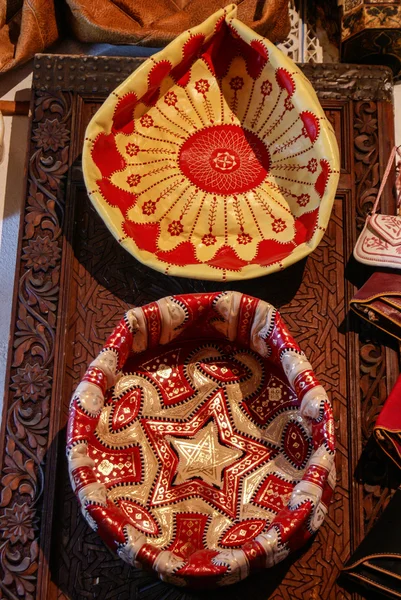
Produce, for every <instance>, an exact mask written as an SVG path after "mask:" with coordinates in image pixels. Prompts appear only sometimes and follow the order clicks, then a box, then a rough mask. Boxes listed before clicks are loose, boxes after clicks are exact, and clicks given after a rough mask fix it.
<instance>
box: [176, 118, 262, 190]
mask: <svg viewBox="0 0 401 600" xmlns="http://www.w3.org/2000/svg"><path fill="white" fill-rule="evenodd" d="M179 165H180V168H181V170H182V172H183V173H184V175H185V176H186V177H188V179H189V180H190V181H192V183H194V184H195V185H196V186H197V187H198V188H199V189H201V190H204V191H205V192H210V193H212V194H220V195H222V196H227V195H230V194H239V193H241V192H248V191H250V190H252V189H253V188H255V187H257V186H258V185H260V184H261V183H262V181H263V180H264V179H265V177H266V175H267V174H268V172H269V165H270V157H269V151H268V149H267V148H266V146H265V145H264V143H263V142H262V141H261V140H260V139H259V138H258V136H257V135H255V134H254V133H252V132H251V131H246V130H245V129H243V128H242V127H240V126H239V125H215V126H212V127H207V128H205V129H201V130H200V131H197V132H195V133H193V134H192V135H191V137H189V138H188V139H187V140H186V141H185V142H184V144H183V145H182V146H181V149H180V153H179Z"/></svg>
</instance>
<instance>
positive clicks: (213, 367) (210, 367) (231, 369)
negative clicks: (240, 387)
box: [199, 359, 251, 383]
mask: <svg viewBox="0 0 401 600" xmlns="http://www.w3.org/2000/svg"><path fill="white" fill-rule="evenodd" d="M199 367H200V368H201V369H202V371H204V373H205V374H206V375H207V376H209V377H213V379H214V380H218V381H221V382H222V383H236V382H238V381H243V380H244V379H247V378H248V377H250V375H251V371H250V369H248V368H247V367H246V366H245V365H243V364H241V363H240V362H239V361H236V360H235V359H231V360H224V359H223V360H213V361H211V362H203V361H201V362H200V363H199Z"/></svg>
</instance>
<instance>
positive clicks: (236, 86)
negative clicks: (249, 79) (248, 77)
mask: <svg viewBox="0 0 401 600" xmlns="http://www.w3.org/2000/svg"><path fill="white" fill-rule="evenodd" d="M243 86H244V80H243V78H242V77H238V76H237V77H232V79H230V88H231V89H232V90H236V91H237V90H240V89H242V88H243Z"/></svg>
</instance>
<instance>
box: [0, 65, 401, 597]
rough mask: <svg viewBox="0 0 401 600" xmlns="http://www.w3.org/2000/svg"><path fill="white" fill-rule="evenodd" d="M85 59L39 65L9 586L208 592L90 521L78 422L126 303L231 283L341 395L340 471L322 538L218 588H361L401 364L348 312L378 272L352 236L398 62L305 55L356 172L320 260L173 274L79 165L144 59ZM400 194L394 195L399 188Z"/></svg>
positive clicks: (21, 306) (5, 539)
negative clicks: (357, 251) (379, 419)
mask: <svg viewBox="0 0 401 600" xmlns="http://www.w3.org/2000/svg"><path fill="white" fill-rule="evenodd" d="M84 60H85V59H80V58H78V57H76V58H72V57H70V58H66V57H57V56H53V57H47V56H42V57H39V58H38V59H37V61H36V65H35V78H34V85H35V89H34V92H33V97H32V108H33V117H32V134H31V139H30V149H29V163H28V173H27V200H26V208H25V213H24V216H23V223H22V227H21V240H20V256H19V262H18V275H17V282H16V289H15V313H14V325H13V338H12V341H13V347H12V352H11V353H10V363H9V376H10V390H9V394H8V396H7V398H6V400H5V406H6V409H7V413H6V418H4V419H3V430H2V442H3V453H2V457H1V469H2V473H1V475H2V490H1V498H0V532H1V535H2V542H1V546H0V561H1V562H0V564H1V570H2V580H1V582H0V598H10V599H12V600H15V599H16V598H23V599H26V600H34V599H35V600H50V599H51V600H56V599H60V600H61V599H63V600H64V599H65V600H67V599H68V600H81V599H84V598H98V599H102V600H103V599H106V598H107V599H112V600H128V599H131V598H134V597H135V598H140V599H143V600H145V599H149V600H153V599H154V600H156V599H158V600H159V599H160V600H161V599H164V598H166V599H167V598H168V599H169V600H173V599H175V598H186V599H187V600H189V599H190V598H193V597H194V596H193V595H192V594H191V593H190V592H186V593H183V592H182V591H180V590H178V589H175V588H172V587H170V586H168V585H165V584H163V583H161V582H160V581H157V580H155V579H154V578H153V577H152V576H151V575H149V574H146V573H143V572H141V571H137V570H135V569H133V568H130V567H128V566H127V565H126V564H124V563H123V562H122V561H120V559H118V558H116V557H115V556H114V555H113V554H111V553H110V552H109V550H107V548H106V547H105V546H104V545H103V543H102V542H101V541H100V539H98V537H97V535H96V534H95V533H93V532H92V531H91V530H90V529H89V528H88V527H87V526H86V523H85V521H84V520H83V518H82V517H81V516H80V514H79V511H78V506H77V502H76V500H75V497H74V495H73V493H72V491H71V489H70V485H69V482H68V478H67V473H66V465H65V461H64V444H65V424H66V421H67V415H68V404H69V399H70V396H71V393H72V390H73V388H74V386H75V385H76V384H77V382H78V381H79V379H80V377H81V376H82V375H83V372H84V370H85V367H86V366H87V364H88V363H89V362H90V360H91V359H92V358H93V357H94V356H95V355H96V354H97V353H98V352H99V349H100V347H101V345H102V343H103V341H104V340H105V338H106V337H107V334H108V333H109V332H110V330H111V329H112V327H113V326H114V325H115V324H116V322H117V321H118V319H119V317H120V316H121V314H122V313H123V311H124V310H125V309H126V307H127V306H131V305H133V304H138V305H140V304H143V303H145V302H149V301H151V300H155V299H157V298H160V297H162V296H164V295H167V294H174V293H184V292H193V291H206V290H217V289H229V288H231V289H237V290H239V291H244V292H245V291H246V292H247V293H250V294H253V295H255V296H258V297H261V298H263V299H265V300H268V301H270V302H272V303H273V304H275V305H276V306H278V307H280V308H281V312H282V314H283V316H284V318H285V320H286V322H287V324H288V326H289V328H290V330H291V332H292V333H293V334H294V336H295V337H296V339H297V340H298V342H299V343H300V345H301V347H302V348H303V350H304V351H305V352H306V354H307V355H308V357H309V358H310V360H311V362H312V364H313V367H314V370H315V371H316V373H317V374H318V376H319V378H320V379H321V381H322V383H323V385H324V386H325V388H326V389H327V391H328V393H329V394H330V395H331V398H332V401H333V406H334V412H335V419H336V429H337V448H338V452H337V468H338V481H337V487H336V491H335V495H334V499H333V502H332V504H331V507H330V512H329V516H328V518H327V520H326V522H325V524H324V526H323V527H322V529H321V530H320V531H319V533H318V535H317V536H316V538H315V539H314V540H313V541H312V542H311V543H310V544H309V545H308V546H307V548H305V549H304V550H303V551H302V552H300V553H299V554H298V555H296V556H293V557H292V558H291V559H290V560H289V561H286V562H285V563H282V564H280V565H279V566H278V567H276V568H275V569H273V570H270V571H266V572H265V573H262V574H261V575H259V576H258V577H256V578H255V577H254V578H250V579H249V580H245V581H244V582H242V583H241V584H239V585H237V586H234V587H231V588H229V589H227V590H221V591H219V593H218V597H219V598H222V597H230V598H243V597H244V596H247V595H250V594H252V596H254V597H255V599H260V600H262V599H263V600H265V599H267V598H272V599H274V600H282V599H285V600H287V599H288V600H289V599H293V598H296V599H300V600H303V599H304V598H310V599H316V600H318V599H319V600H334V599H335V600H339V599H351V598H357V597H358V596H356V595H355V593H353V592H351V591H349V590H347V589H345V588H344V587H342V585H340V583H339V582H338V581H337V579H338V575H339V573H340V570H341V566H342V564H343V562H344V561H345V559H346V558H347V556H348V555H349V553H350V552H351V551H352V550H353V548H354V547H355V546H356V545H357V544H358V543H359V541H360V540H361V538H362V537H363V535H364V533H365V531H366V530H367V529H368V528H369V527H370V525H371V524H372V522H373V521H374V520H375V518H376V516H377V515H378V514H380V512H381V511H382V510H383V507H384V506H385V504H386V502H387V501H388V499H389V496H390V494H391V490H392V489H394V486H395V485H396V484H397V478H396V474H395V473H394V472H393V471H392V469H391V467H389V463H388V462H387V460H386V459H385V458H384V457H383V456H382V455H381V454H380V452H379V450H377V449H376V447H375V446H374V445H373V444H372V443H371V441H370V434H371V429H372V424H373V422H374V420H375V417H376V415H377V413H378V411H379V410H380V406H381V405H382V403H383V402H384V400H385V398H386V395H387V392H388V390H389V389H390V388H391V386H392V385H393V383H394V380H395V377H396V375H397V372H398V360H397V353H396V351H395V348H393V347H392V346H391V342H389V340H388V339H386V338H384V337H380V335H379V334H377V332H376V331H375V330H374V329H370V328H369V327H368V326H367V325H364V324H362V323H360V322H359V321H357V319H354V318H352V317H350V316H349V314H348V304H349V299H350V298H351V296H352V294H353V292H354V289H355V285H357V286H359V285H360V284H361V283H362V282H363V280H364V279H366V277H367V276H368V274H369V271H368V270H366V269H364V268H362V266H361V265H356V263H354V261H353V259H352V258H350V257H351V252H352V247H353V245H354V243H355V240H356V237H357V234H358V231H359V230H360V228H361V226H362V224H363V221H364V215H365V213H366V211H367V210H368V208H369V207H370V206H371V204H372V201H373V199H374V197H375V195H376V193H377V190H378V185H379V183H380V177H381V175H382V171H383V166H384V165H385V163H386V159H387V156H388V154H389V152H390V149H391V145H392V143H393V123H392V105H391V103H390V102H389V101H388V100H389V87H388V72H387V71H386V70H383V69H381V68H372V69H371V70H370V71H369V69H367V68H366V69H364V70H360V71H358V72H357V71H355V69H354V68H352V67H349V68H348V70H347V67H346V66H344V65H319V66H314V67H311V66H310V65H306V66H304V67H303V69H304V72H305V73H306V74H307V75H308V77H309V78H310V79H311V80H312V83H313V84H314V85H315V88H316V89H317V90H318V93H319V96H320V98H321V100H322V103H323V106H324V108H325V110H326V113H327V115H328V116H329V118H330V120H331V122H332V123H333V126H334V128H335V131H336V134H337V138H338V140H339V144H340V147H341V156H342V158H341V179H340V185H339V189H338V193H337V197H336V201H335V204H334V208H333V213H332V218H331V221H330V224H329V227H328V230H327V232H326V235H325V237H324V240H323V242H322V243H321V244H320V246H319V247H318V248H317V250H316V251H315V252H314V253H312V254H311V255H310V257H309V258H308V259H307V260H306V261H303V262H301V263H298V264H296V265H294V266H292V267H290V268H289V269H287V270H286V271H284V272H282V273H278V274H274V275H270V276H268V277H265V278H261V279H257V280H253V281H252V280H250V281H245V282H241V283H231V284H229V285H222V284H220V283H218V282H215V283H212V282H202V281H194V280H189V279H178V278H169V277H167V276H164V275H162V274H160V273H157V272H155V271H151V270H150V269H148V268H147V267H145V266H143V265H141V264H139V263H138V262H137V261H136V260H135V259H134V258H133V257H131V256H130V255H129V254H128V253H126V252H125V251H124V250H123V249H122V248H121V247H120V246H118V244H117V243H116V242H115V241H114V239H113V238H112V236H111V235H110V234H109V232H108V231H107V229H106V227H105V226H104V225H103V223H102V222H101V220H100V218H99V217H98V216H97V214H96V212H95V211H94V210H93V208H92V207H91V205H90V202H89V201H88V199H87V196H86V192H85V188H84V185H83V180H82V172H81V168H80V148H81V145H82V137H83V134H84V130H85V126H86V123H87V122H88V120H89V119H90V117H91V115H92V114H93V113H94V111H95V110H96V109H97V108H98V106H99V105H100V103H101V102H102V100H103V98H104V97H105V96H106V95H107V93H108V91H109V90H110V88H111V89H112V88H113V87H114V85H117V83H118V82H119V81H120V80H121V79H122V78H124V77H125V76H127V75H128V73H129V72H130V71H131V70H132V69H133V68H135V67H136V66H137V65H138V62H140V61H138V59H115V58H114V59H110V58H104V59H101V58H97V59H95V58H94V57H91V58H88V59H86V61H85V62H84ZM82 67H84V68H83V69H82ZM323 74H324V78H323V77H322V75H323ZM89 75H91V76H90V77H89ZM336 78H337V81H338V86H337V88H336V89H335V91H334V87H333V85H332V82H333V81H335V80H336ZM325 79H327V82H328V87H327V89H325V88H324V85H323V83H322V82H323V81H324V80H325ZM367 81H369V82H370V83H369V85H366V83H367ZM57 88H58V89H57ZM95 88H96V89H95ZM385 201H386V203H387V205H388V204H389V203H390V202H391V198H390V195H389V194H387V199H386V200H385ZM208 596H210V597H216V598H217V594H208Z"/></svg>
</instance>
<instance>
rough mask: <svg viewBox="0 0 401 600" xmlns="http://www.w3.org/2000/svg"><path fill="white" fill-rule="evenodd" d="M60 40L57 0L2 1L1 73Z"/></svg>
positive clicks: (0, 12) (0, 15)
mask: <svg viewBox="0 0 401 600" xmlns="http://www.w3.org/2000/svg"><path fill="white" fill-rule="evenodd" d="M57 38H58V27H57V23H56V14H55V6H54V0H29V1H28V0H17V1H15V0H14V1H12V0H2V2H0V72H2V71H8V70H10V69H12V68H14V67H15V66H17V65H19V64H21V63H24V62H26V61H27V60H29V59H30V58H32V56H33V55H34V54H35V53H36V52H42V51H43V50H44V49H45V48H48V47H49V46H50V45H51V44H53V43H54V42H55V41H56V40H57Z"/></svg>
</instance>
